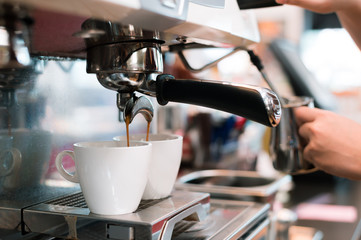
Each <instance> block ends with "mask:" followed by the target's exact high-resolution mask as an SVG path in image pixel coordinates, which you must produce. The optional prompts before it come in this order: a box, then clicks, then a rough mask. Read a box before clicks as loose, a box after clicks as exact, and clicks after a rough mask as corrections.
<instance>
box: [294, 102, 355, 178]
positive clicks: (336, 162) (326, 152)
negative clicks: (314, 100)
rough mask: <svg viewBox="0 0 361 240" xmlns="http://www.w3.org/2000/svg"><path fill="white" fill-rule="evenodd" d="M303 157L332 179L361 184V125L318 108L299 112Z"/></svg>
mask: <svg viewBox="0 0 361 240" xmlns="http://www.w3.org/2000/svg"><path fill="white" fill-rule="evenodd" d="M295 116H296V122H297V125H298V126H299V134H300V136H301V138H302V141H303V146H304V149H303V157H304V159H305V160H306V161H309V162H311V163H313V164H314V165H315V167H317V168H319V169H320V170H323V171H325V172H327V173H330V174H332V175H336V176H339V177H345V178H349V179H357V180H361V125H360V124H358V123H357V122H355V121H353V120H351V119H348V118H345V117H342V116H340V115H337V114H336V113H333V112H330V111H326V110H321V109H317V108H308V107H299V108H296V109H295Z"/></svg>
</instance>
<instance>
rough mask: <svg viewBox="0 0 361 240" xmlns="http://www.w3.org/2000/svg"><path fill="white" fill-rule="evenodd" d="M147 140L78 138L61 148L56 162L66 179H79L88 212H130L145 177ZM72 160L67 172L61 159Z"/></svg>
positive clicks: (148, 154)
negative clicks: (72, 167)
mask: <svg viewBox="0 0 361 240" xmlns="http://www.w3.org/2000/svg"><path fill="white" fill-rule="evenodd" d="M151 154H152V148H151V144H150V143H146V142H135V141H134V142H133V141H132V142H131V143H130V146H129V147H127V142H126V141H120V142H115V141H102V142H81V143H75V144H74V151H69V150H65V151H62V152H60V153H59V154H58V155H57V157H56V159H55V164H56V168H57V169H58V171H59V173H60V174H61V175H62V176H63V177H64V178H65V179H67V180H68V181H71V182H75V183H80V187H81V189H82V192H83V195H84V198H85V201H86V203H87V205H88V207H89V210H90V212H92V213H95V214H102V215H118V214H126V213H132V212H134V211H135V210H136V209H137V208H138V205H139V203H140V201H141V198H142V194H143V192H144V189H145V185H146V183H147V177H148V171H149V170H148V169H149V164H150V160H151ZM65 156H69V157H71V158H72V159H73V161H74V162H75V168H76V170H75V173H74V174H71V173H69V172H67V171H66V170H65V169H64V167H63V165H62V160H63V158H64V157H65Z"/></svg>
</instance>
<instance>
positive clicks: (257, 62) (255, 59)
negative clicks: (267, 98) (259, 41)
mask: <svg viewBox="0 0 361 240" xmlns="http://www.w3.org/2000/svg"><path fill="white" fill-rule="evenodd" d="M247 53H248V55H249V57H250V59H251V62H252V63H253V65H255V66H256V68H257V69H258V71H259V72H260V73H261V75H262V77H263V79H264V80H265V82H266V83H267V84H268V86H269V87H270V89H271V90H272V91H273V92H274V93H275V94H276V95H277V96H279V101H280V103H281V105H284V104H285V103H284V101H283V99H282V97H281V95H280V94H279V93H278V92H277V90H276V88H275V87H274V85H273V83H272V82H271V81H270V79H269V78H268V76H267V74H266V73H265V72H264V66H263V64H262V62H261V59H260V58H259V57H258V56H257V55H256V54H255V53H254V52H253V51H252V50H248V51H247Z"/></svg>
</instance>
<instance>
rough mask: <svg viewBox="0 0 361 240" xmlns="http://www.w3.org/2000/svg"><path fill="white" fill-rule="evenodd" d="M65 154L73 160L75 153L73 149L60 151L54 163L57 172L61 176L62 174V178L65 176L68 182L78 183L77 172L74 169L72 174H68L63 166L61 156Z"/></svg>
mask: <svg viewBox="0 0 361 240" xmlns="http://www.w3.org/2000/svg"><path fill="white" fill-rule="evenodd" d="M65 156H69V157H71V159H72V160H73V161H74V159H75V155H74V152H73V151H69V150H64V151H62V152H60V153H59V154H58V155H57V156H56V159H55V165H56V169H58V172H59V173H60V175H61V176H63V178H65V179H66V180H68V181H70V182H74V183H79V178H78V174H77V172H76V170H75V173H74V174H70V173H69V172H68V171H66V170H65V168H64V166H63V158H64V157H65Z"/></svg>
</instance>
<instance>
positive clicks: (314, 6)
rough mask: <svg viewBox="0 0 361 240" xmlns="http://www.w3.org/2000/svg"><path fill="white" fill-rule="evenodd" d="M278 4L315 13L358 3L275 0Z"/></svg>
mask: <svg viewBox="0 0 361 240" xmlns="http://www.w3.org/2000/svg"><path fill="white" fill-rule="evenodd" d="M276 2H277V3H279V4H289V5H295V6H299V7H302V8H305V9H308V10H310V11H313V12H317V13H331V12H337V11H341V10H344V9H347V8H352V7H353V6H356V5H359V4H360V3H359V2H360V1H359V0H347V1H345V0H276Z"/></svg>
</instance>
